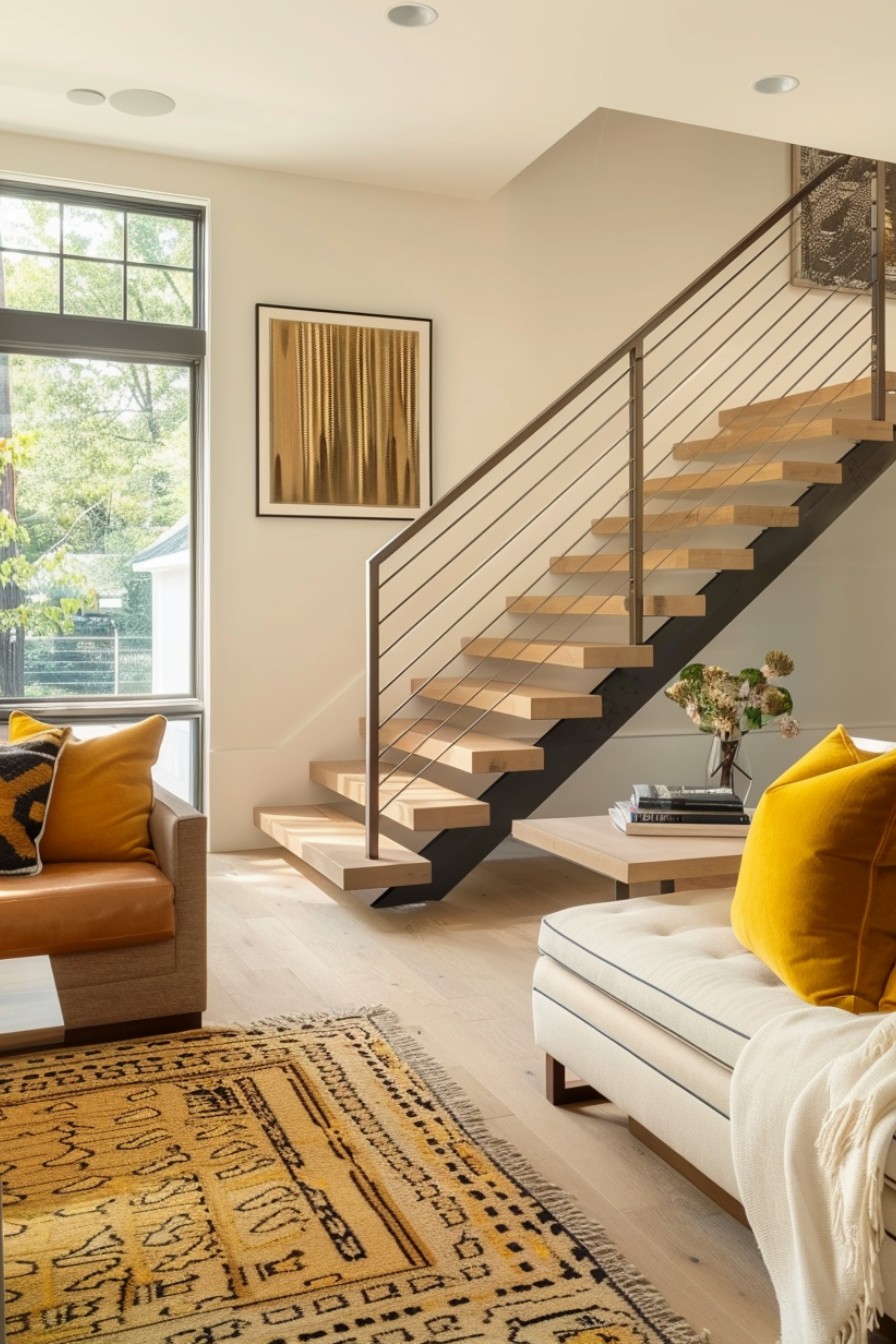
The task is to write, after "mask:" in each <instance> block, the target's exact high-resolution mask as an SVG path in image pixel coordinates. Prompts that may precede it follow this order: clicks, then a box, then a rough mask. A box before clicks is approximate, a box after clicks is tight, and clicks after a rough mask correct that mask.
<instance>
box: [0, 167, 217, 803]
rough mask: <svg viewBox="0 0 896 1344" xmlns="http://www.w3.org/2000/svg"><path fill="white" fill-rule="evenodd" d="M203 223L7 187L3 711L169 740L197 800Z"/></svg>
mask: <svg viewBox="0 0 896 1344" xmlns="http://www.w3.org/2000/svg"><path fill="white" fill-rule="evenodd" d="M202 226H203V215H202V211H201V210H199V209H197V208H195V207H190V206H186V205H185V206H174V205H172V204H169V203H167V202H164V203H163V202H155V201H146V200H125V199H118V198H117V197H105V196H101V195H95V194H91V193H87V192H53V191H50V190H43V189H36V188H34V187H32V186H30V185H29V186H27V187H26V186H24V185H22V184H16V183H13V182H8V181H4V182H0V704H2V705H5V707H6V708H7V709H8V708H9V707H10V706H11V705H19V704H25V705H27V706H28V708H29V711H30V712H31V713H32V714H34V715H36V716H39V717H46V718H52V719H53V720H58V719H64V718H77V719H78V725H79V726H78V733H79V735H81V736H85V735H87V734H89V733H91V732H102V731H107V730H108V729H109V727H110V726H111V727H114V726H115V725H116V724H120V723H123V722H130V721H134V720H135V719H138V718H140V717H141V716H142V715H143V714H144V713H150V712H157V713H162V714H164V715H165V716H166V718H167V719H168V722H169V727H168V731H167V733H166V739H165V744H164V746H163V751H162V755H161V757H160V764H159V768H158V777H159V780H160V782H162V783H163V784H165V785H166V786H167V787H169V788H172V789H173V791H175V792H177V793H178V794H180V795H181V796H183V797H185V798H187V799H188V800H189V801H192V802H197V801H198V794H199V790H200V780H199V759H200V733H201V715H202V705H201V702H200V699H199V685H200V672H199V666H198V640H197V637H196V631H197V629H198V614H197V581H196V571H197V536H196V519H197V516H198V509H197V503H198V495H197V492H198V472H197V461H198V455H197V444H196V436H197V426H198V424H199V423H200V406H199V396H200V390H201V385H202V383H201V377H200V372H201V365H202V360H203V358H204V354H205V331H204V328H203V317H204V314H203V303H202V295H203V276H202V260H203V246H202V239H203V228H202Z"/></svg>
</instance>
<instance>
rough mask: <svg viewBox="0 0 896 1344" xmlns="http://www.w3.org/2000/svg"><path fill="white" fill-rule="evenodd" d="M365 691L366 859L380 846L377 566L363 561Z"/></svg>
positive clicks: (372, 561) (375, 561) (376, 853)
mask: <svg viewBox="0 0 896 1344" xmlns="http://www.w3.org/2000/svg"><path fill="white" fill-rule="evenodd" d="M366 671H367V691H366V706H365V708H366V712H367V717H366V721H365V725H364V727H365V733H364V832H365V844H366V850H367V857H368V859H378V858H379V856H380V853H379V843H380V565H379V560H378V558H377V557H376V556H375V555H372V556H371V557H370V559H369V560H368V561H367V669H366Z"/></svg>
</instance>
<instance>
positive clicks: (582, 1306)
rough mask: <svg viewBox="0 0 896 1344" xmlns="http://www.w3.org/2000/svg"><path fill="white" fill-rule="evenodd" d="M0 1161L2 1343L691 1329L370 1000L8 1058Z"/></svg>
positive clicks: (653, 1335)
mask: <svg viewBox="0 0 896 1344" xmlns="http://www.w3.org/2000/svg"><path fill="white" fill-rule="evenodd" d="M558 1123H560V1121H559V1120H558ZM0 1182H2V1189H3V1233H4V1253H5V1277H6V1284H5V1300H6V1313H7V1338H8V1341H9V1344H14V1341H28V1344H73V1341H80V1340H90V1341H99V1342H100V1344H104V1342H106V1341H114V1344H224V1341H228V1340H235V1341H241V1342H243V1344H461V1342H466V1341H474V1340H476V1341H487V1342H488V1344H696V1341H697V1339H698V1336H697V1335H696V1334H695V1332H694V1331H693V1330H692V1329H691V1327H690V1326H688V1325H687V1324H686V1323H685V1322H684V1321H682V1320H681V1319H680V1318H678V1317H676V1316H673V1315H672V1313H671V1312H670V1310H669V1308H668V1307H667V1306H666V1304H665V1303H664V1302H663V1300H662V1299H661V1298H660V1297H659V1295H658V1294H657V1292H656V1291H655V1290H654V1289H653V1288H652V1287H651V1286H650V1284H648V1283H646V1282H645V1281H644V1280H643V1279H642V1278H640V1277H639V1276H638V1274H637V1273H636V1272H635V1271H634V1270H633V1269H632V1268H631V1267H630V1266H628V1265H627V1264H626V1263H625V1262H624V1261H622V1260H621V1258H620V1257H619V1255H618V1253H617V1252H616V1251H615V1250H614V1249H613V1247H612V1246H611V1245H610V1244H609V1243H608V1242H607V1240H606V1238H605V1236H604V1234H603V1233H602V1232H601V1231H600V1230H599V1229H597V1228H595V1227H594V1226H593V1225H592V1224H590V1223H588V1222H587V1221H586V1220H585V1219H584V1218H583V1217H582V1216H581V1215H577V1214H576V1213H575V1211H574V1210H573V1209H572V1208H571V1207H570V1206H569V1204H568V1203H567V1202H566V1201H565V1199H564V1198H563V1196H562V1195H560V1194H559V1192H558V1191H556V1190H555V1189H554V1188H553V1187H550V1186H547V1185H546V1184H545V1183H544V1182H543V1181H542V1180H541V1179H540V1178H539V1177H538V1176H537V1175H536V1174H535V1173H534V1172H533V1171H532V1170H531V1168H529V1167H528V1166H527V1165H526V1164H525V1163H524V1161H523V1160H522V1158H520V1157H519V1155H518V1154H516V1153H515V1152H514V1151H513V1150H512V1149H510V1148H509V1147H508V1146H507V1145H506V1144H504V1143H502V1142H500V1141H498V1140H496V1139H494V1138H493V1137H491V1136H490V1135H489V1134H488V1131H487V1130H486V1128H485V1126H484V1124H483V1123H482V1122H481V1120H480V1119H479V1118H478V1117H477V1115H476V1113H475V1112H474V1111H473V1109H472V1107H471V1106H470V1104H469V1102H467V1101H466V1100H465V1099H464V1097H463V1096H462V1095H461V1094H460V1093H459V1090H458V1088H457V1087H456V1085H454V1084H453V1083H452V1082H451V1081H450V1079H448V1078H447V1077H446V1075H445V1074H444V1073H443V1072H442V1070H441V1069H440V1068H439V1067H438V1066H437V1065H435V1064H433V1063H432V1062H431V1061H429V1060H428V1059H427V1058H426V1057H425V1056H423V1055H422V1053H421V1052H420V1050H419V1048H418V1047H417V1046H416V1044H415V1043H414V1042H413V1041H412V1040H409V1039H408V1038H407V1037H406V1036H405V1035H404V1034H403V1033H402V1031H401V1029H400V1028H399V1026H398V1024H397V1023H396V1021H395V1019H394V1018H393V1017H392V1015H391V1014H390V1013H388V1012H386V1011H385V1010H382V1009H374V1010H364V1011H360V1012H357V1013H354V1014H351V1015H346V1016H338V1017H328V1018H321V1017H314V1018H307V1019H306V1018H302V1019H289V1020H283V1021H278V1022H276V1023H261V1024H259V1025H257V1026H254V1027H251V1028H233V1029H231V1028H226V1029H222V1030H211V1031H205V1030H204V1031H196V1032H188V1033H186V1034H184V1035H182V1036H176V1037H159V1038H153V1039H150V1040H145V1041H135V1042H128V1043H124V1044H114V1045H103V1046H86V1047H81V1048H78V1049H62V1050H53V1051H50V1050H48V1051H46V1052H45V1053H43V1054H40V1055H29V1056H25V1057H23V1056H19V1057H16V1056H10V1057H7V1058H5V1059H2V1060H0Z"/></svg>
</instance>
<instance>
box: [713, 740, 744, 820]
mask: <svg viewBox="0 0 896 1344" xmlns="http://www.w3.org/2000/svg"><path fill="white" fill-rule="evenodd" d="M706 782H707V785H708V786H709V788H711V789H733V790H734V792H735V793H736V794H737V795H738V797H739V798H740V799H741V801H742V802H744V803H746V801H747V798H748V797H749V794H750V789H751V788H752V786H753V767H752V765H751V764H750V758H749V756H748V755H747V749H746V745H745V739H744V738H743V737H742V736H741V735H740V734H738V735H737V736H736V737H735V736H733V735H732V734H731V733H713V735H712V741H711V743H710V747H709V760H708V761H707V763H706Z"/></svg>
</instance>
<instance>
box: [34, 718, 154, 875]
mask: <svg viewBox="0 0 896 1344" xmlns="http://www.w3.org/2000/svg"><path fill="white" fill-rule="evenodd" d="M47 728H48V725H47V724H43V723H39V722H38V721H37V719H32V718H31V717H30V715H28V714H24V713H22V711H21V710H18V709H14V710H13V712H12V713H11V714H10V716H9V737H10V741H11V742H18V741H20V740H21V739H22V738H24V737H29V736H31V735H32V734H33V733H39V732H42V731H46V730H47ZM164 732H165V720H164V719H163V718H162V716H161V715H160V714H154V715H153V716H152V717H151V718H149V719H144V720H143V722H142V723H135V724H132V725H131V726H130V727H127V728H121V729H119V730H118V731H117V732H114V733H109V734H107V735H106V736H105V737H91V738H86V739H85V740H84V741H80V740H79V739H78V738H76V737H75V736H74V735H72V736H71V737H70V738H69V740H68V742H67V743H66V747H65V751H64V752H63V753H62V756H61V757H60V760H59V766H58V769H57V771H56V782H55V784H54V786H53V801H52V806H51V807H50V808H49V810H48V814H47V824H46V828H45V830H44V834H43V838H42V840H41V847H40V852H41V857H42V859H43V861H44V863H91V862H113V861H115V862H124V861H129V860H134V861H137V862H143V863H155V862H156V857H155V854H154V853H153V850H152V847H151V846H150V842H149V814H150V811H151V809H152V796H153V795H152V773H151V772H152V767H153V766H154V765H155V762H156V758H157V756H158V754H159V748H160V747H161V745H162V737H163V735H164Z"/></svg>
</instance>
